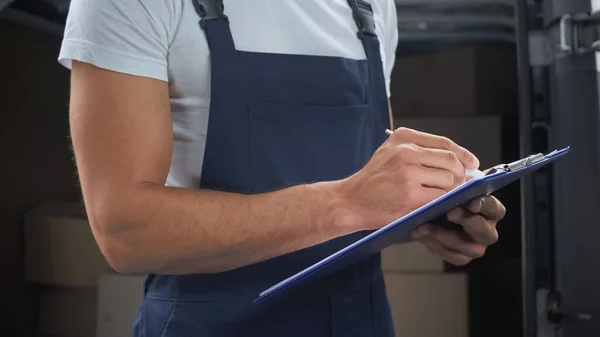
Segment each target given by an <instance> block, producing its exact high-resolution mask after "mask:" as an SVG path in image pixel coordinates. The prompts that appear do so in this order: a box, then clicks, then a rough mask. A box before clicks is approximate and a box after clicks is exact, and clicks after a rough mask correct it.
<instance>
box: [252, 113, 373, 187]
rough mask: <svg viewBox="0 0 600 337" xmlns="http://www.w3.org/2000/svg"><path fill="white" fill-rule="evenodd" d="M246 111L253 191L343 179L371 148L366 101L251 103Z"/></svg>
mask: <svg viewBox="0 0 600 337" xmlns="http://www.w3.org/2000/svg"><path fill="white" fill-rule="evenodd" d="M248 109H249V110H248V117H249V123H250V137H249V139H250V167H251V170H252V172H251V177H252V183H253V185H254V190H255V192H257V193H258V192H264V191H269V190H274V189H279V188H284V187H289V186H293V185H297V184H303V183H312V182H317V181H330V180H337V179H341V178H344V177H347V176H349V175H351V174H353V173H355V172H356V171H358V170H359V169H360V168H362V167H363V166H364V165H365V164H366V162H367V161H368V160H369V159H370V157H371V155H372V153H373V151H374V144H373V143H374V142H373V140H372V137H371V135H372V132H373V130H372V129H373V125H374V123H373V119H372V118H371V117H372V116H371V113H372V112H371V106H370V105H368V104H364V105H354V106H335V107H329V106H302V105H288V104H279V103H266V102H251V103H249V107H248ZM380 132H384V130H380Z"/></svg>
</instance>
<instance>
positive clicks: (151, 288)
mask: <svg viewBox="0 0 600 337" xmlns="http://www.w3.org/2000/svg"><path fill="white" fill-rule="evenodd" d="M189 1H194V6H195V8H196V11H197V13H198V15H199V17H200V28H199V33H201V32H202V31H204V34H205V35H206V38H207V41H208V45H209V48H210V52H211V57H210V60H211V100H210V102H211V104H210V117H209V123H208V133H207V141H206V149H205V157H204V164H203V167H202V177H201V186H200V187H201V188H205V189H213V190H220V191H228V192H236V193H245V194H253V193H262V192H266V191H274V190H277V189H282V188H285V187H289V186H293V185H297V184H303V183H311V182H317V181H330V180H337V179H341V178H344V177H347V176H349V175H351V174H353V173H354V172H356V171H358V170H359V169H361V168H362V167H363V166H364V165H365V164H366V163H367V161H368V160H369V159H370V158H371V156H372V155H373V153H374V151H375V150H376V149H377V148H378V147H379V146H380V145H381V144H382V143H383V141H384V140H385V137H386V136H385V132H384V131H385V129H386V128H389V112H388V101H387V95H386V90H385V81H384V72H383V65H382V61H381V55H380V51H379V41H378V39H377V36H376V34H375V26H374V20H373V12H372V8H371V6H370V5H369V4H368V3H366V2H364V1H362V0H348V3H349V5H350V7H351V8H352V13H353V17H354V20H355V21H356V23H357V38H358V39H360V40H361V41H362V44H363V46H364V50H365V52H366V55H367V59H366V60H352V59H347V58H340V57H325V56H301V55H283V54H269V53H256V52H244V51H238V50H236V49H235V45H234V41H233V38H232V34H231V31H230V28H229V21H228V18H227V16H226V15H225V13H226V11H225V13H224V8H223V5H222V0H189ZM273 29H278V28H277V27H273ZM273 207H277V206H276V205H274V206H273ZM364 235H366V233H356V234H353V235H349V236H346V237H341V238H338V239H335V240H332V241H329V242H326V243H323V244H320V245H317V246H315V247H312V248H308V249H304V250H301V251H298V252H295V253H291V254H287V255H284V256H281V257H277V258H273V259H270V260H267V261H265V262H261V263H257V264H254V265H250V266H247V267H242V268H239V269H236V270H232V271H228V272H223V273H216V274H195V275H183V276H181V275H177V276H175V275H149V276H148V277H147V278H146V282H145V290H144V291H145V296H144V299H143V302H142V304H141V306H140V310H139V312H138V315H137V318H136V321H135V326H134V336H135V337H192V336H193V337H246V336H250V337H254V336H256V337H276V336H277V337H351V336H357V337H359V336H360V337H375V336H376V337H391V336H393V334H394V333H393V328H392V322H391V315H390V310H389V305H388V302H387V297H386V293H385V287H384V282H383V276H382V272H381V265H380V256H379V255H376V256H373V257H372V258H370V259H368V260H366V261H364V262H361V263H359V264H357V265H354V266H351V267H349V268H347V269H345V270H342V271H340V272H338V273H336V274H333V275H331V276H328V277H325V278H323V279H320V280H317V281H315V282H314V283H312V284H309V285H307V286H305V287H303V288H302V289H299V290H297V291H295V292H292V293H290V294H288V295H285V296H283V298H280V299H279V300H274V301H272V302H270V301H267V302H265V303H262V304H258V305H254V304H252V301H253V300H254V299H255V298H256V296H257V295H258V294H259V293H260V292H261V291H263V290H265V289H267V288H269V287H271V286H272V285H274V284H276V283H278V282H279V281H281V280H283V279H285V278H287V277H289V276H290V275H292V274H294V273H296V272H298V271H300V270H302V269H304V268H306V267H308V266H310V265H311V264H313V263H315V262H318V261H319V260H321V259H323V258H324V257H326V256H328V255H330V254H332V253H334V252H336V251H338V250H339V249H341V248H343V247H345V246H346V245H348V244H350V243H351V242H354V241H356V240H358V239H359V238H361V237H363V236H364Z"/></svg>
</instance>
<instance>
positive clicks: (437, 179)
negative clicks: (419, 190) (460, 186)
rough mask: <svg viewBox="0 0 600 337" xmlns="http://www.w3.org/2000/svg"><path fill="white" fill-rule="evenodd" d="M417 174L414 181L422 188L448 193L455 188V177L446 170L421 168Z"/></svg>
mask: <svg viewBox="0 0 600 337" xmlns="http://www.w3.org/2000/svg"><path fill="white" fill-rule="evenodd" d="M417 172H418V173H417V175H416V176H415V180H417V181H418V182H419V183H420V184H421V185H422V186H423V187H429V188H437V189H442V190H445V191H449V190H451V189H452V188H453V187H455V186H456V177H455V176H454V174H453V173H452V172H450V171H448V170H443V169H439V168H431V167H423V166H421V167H419V169H418V170H417Z"/></svg>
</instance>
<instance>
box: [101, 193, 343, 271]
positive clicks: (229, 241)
mask: <svg viewBox="0 0 600 337" xmlns="http://www.w3.org/2000/svg"><path fill="white" fill-rule="evenodd" d="M332 184H336V183H319V184H311V185H301V186H296V187H292V188H288V189H284V190H280V191H277V192H272V193H266V194H258V195H240V194H230V193H224V192H217V191H207V190H191V189H181V188H170V187H164V186H159V185H155V184H145V185H141V186H138V187H136V188H135V189H131V190H130V191H129V192H127V193H118V194H113V197H112V198H113V199H112V200H104V201H103V202H101V203H99V204H100V205H104V206H102V207H103V208H104V209H100V208H97V210H96V212H95V213H96V214H105V215H107V216H104V217H103V216H102V215H101V216H98V217H96V218H97V219H99V221H100V222H101V223H99V224H97V226H96V227H98V228H103V229H104V230H102V231H101V234H100V236H101V239H100V240H99V242H101V247H102V248H103V251H104V253H105V255H106V256H107V258H109V260H111V263H112V264H113V266H115V267H116V268H118V269H121V270H123V271H125V272H133V273H161V274H165V273H166V274H189V273H203V272H219V271H225V270H230V269H234V268H237V267H241V266H244V265H248V264H252V263H256V262H259V261H263V260H266V259H269V258H272V257H275V256H279V255H283V254H286V253H290V252H293V251H296V250H300V249H303V248H306V247H310V246H313V245H316V244H319V243H322V242H324V241H327V240H330V239H332V238H335V237H337V236H341V235H344V234H349V233H350V232H351V231H349V230H347V229H344V228H345V227H344V226H342V225H340V223H339V219H340V217H339V216H337V215H336V212H338V211H336V210H341V209H342V207H341V205H339V204H338V203H339V201H338V200H339V199H338V197H337V195H336V193H335V192H334V191H335V189H333V188H332V187H333V186H332ZM115 195H119V197H115ZM103 218H104V220H102V219H103ZM102 223H103V224H102ZM107 223H108V225H107Z"/></svg>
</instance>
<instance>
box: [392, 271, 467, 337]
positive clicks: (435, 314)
mask: <svg viewBox="0 0 600 337" xmlns="http://www.w3.org/2000/svg"><path fill="white" fill-rule="evenodd" d="M385 281H386V289H387V293H388V298H389V301H390V306H391V310H392V317H393V320H394V329H395V330H396V336H398V337H404V336H411V337H440V336H444V337H468V336H469V334H468V330H469V329H468V297H467V296H468V295H467V294H468V293H467V275H464V274H397V273H386V274H385Z"/></svg>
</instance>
